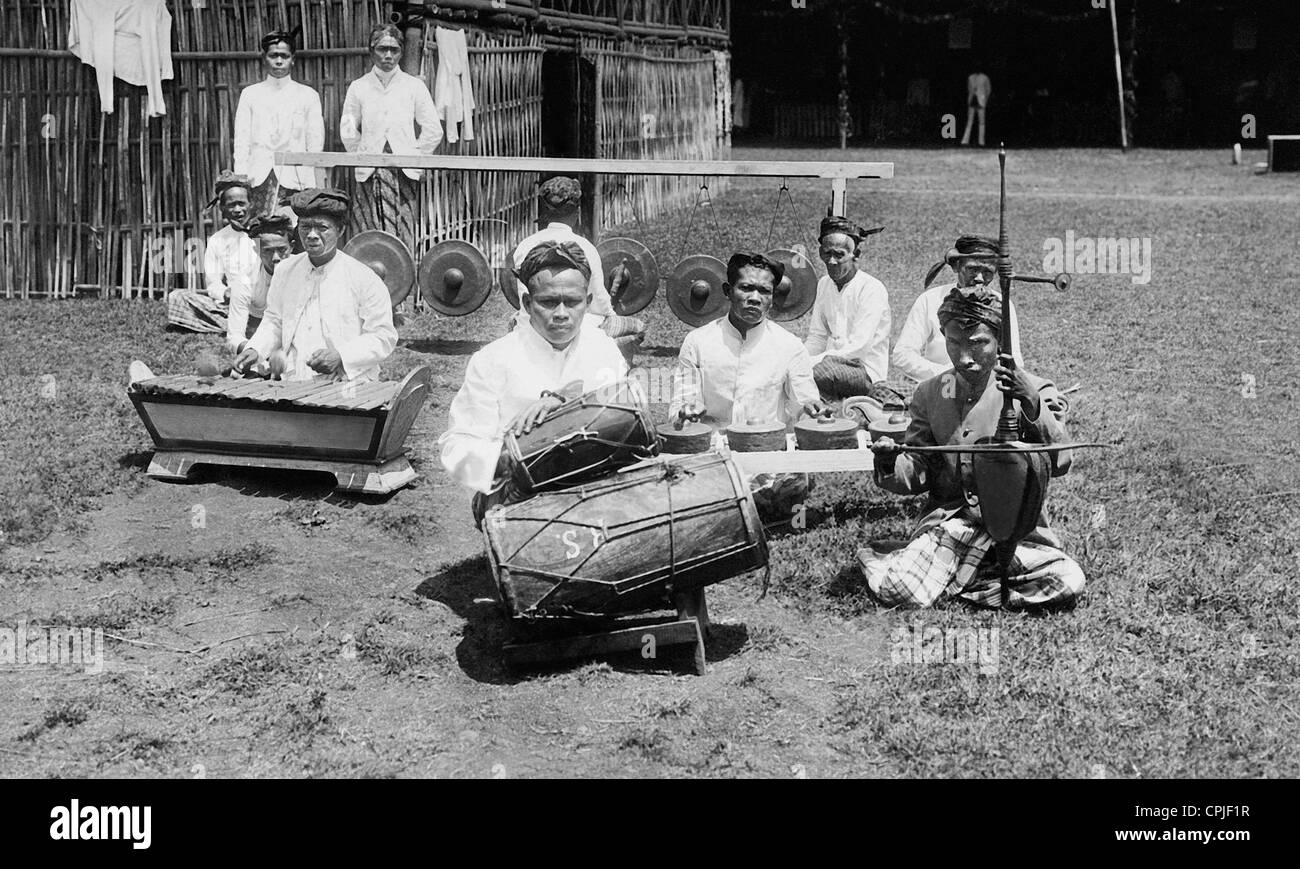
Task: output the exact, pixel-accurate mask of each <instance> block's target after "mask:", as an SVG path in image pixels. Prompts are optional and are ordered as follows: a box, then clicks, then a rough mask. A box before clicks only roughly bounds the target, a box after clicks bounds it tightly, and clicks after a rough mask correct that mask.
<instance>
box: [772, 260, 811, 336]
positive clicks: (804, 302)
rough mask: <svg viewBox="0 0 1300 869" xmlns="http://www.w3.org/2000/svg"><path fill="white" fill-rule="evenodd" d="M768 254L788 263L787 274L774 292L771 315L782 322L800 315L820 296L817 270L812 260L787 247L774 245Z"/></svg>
mask: <svg viewBox="0 0 1300 869" xmlns="http://www.w3.org/2000/svg"><path fill="white" fill-rule="evenodd" d="M766 256H767V258H768V259H771V260H776V261H777V262H779V263H781V264H782V265H784V266H785V276H784V277H782V278H781V281H780V283H778V284H777V285H776V291H775V292H773V293H772V310H771V311H770V312H768V315H767V316H768V317H769V318H771V319H773V320H776V321H778V322H787V321H789V320H797V319H799V318H800V317H802V316H803V315H804V314H806V313H808V311H809V309H811V308H812V306H813V302H814V301H816V299H817V270H816V269H814V268H813V263H812V260H810V259H808V257H806V256H804V255H803V254H801V253H799V252H798V251H795V250H790V249H789V248H784V247H778V248H773V249H772V250H769V251H768V252H767V254H766Z"/></svg>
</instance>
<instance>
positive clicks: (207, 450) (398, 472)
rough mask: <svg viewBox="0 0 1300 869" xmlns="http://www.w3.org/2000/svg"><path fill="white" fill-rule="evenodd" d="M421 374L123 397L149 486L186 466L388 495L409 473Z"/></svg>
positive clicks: (186, 378)
mask: <svg viewBox="0 0 1300 869" xmlns="http://www.w3.org/2000/svg"><path fill="white" fill-rule="evenodd" d="M429 379H430V377H429V369H428V368H427V367H425V366H420V367H419V368H417V369H415V370H414V371H412V372H411V373H410V374H408V375H406V377H405V378H403V379H402V380H401V381H370V382H365V383H351V382H344V383H320V382H316V381H308V382H292V381H269V380H257V379H250V380H242V379H231V378H204V379H201V378H199V377H198V376H196V375H192V374H175V375H169V376H163V377H154V378H150V379H145V380H137V381H134V382H132V383H131V385H130V387H129V388H128V392H127V394H128V396H129V397H130V399H131V403H132V404H134V405H135V409H136V412H137V413H139V414H140V419H141V420H142V421H143V422H144V425H145V428H146V429H148V431H149V436H150V437H152V438H153V441H154V444H155V445H156V447H157V450H156V451H155V453H154V456H153V461H152V462H151V463H150V465H149V471H148V473H149V476H151V477H154V478H156V479H166V480H184V479H187V478H188V477H189V475H190V472H191V471H192V470H193V468H194V466H196V465H202V464H215V465H238V466H244V467H259V468H290V469H297V470H310V471H324V472H327V473H331V474H334V476H335V479H336V480H337V481H338V485H337V488H338V490H339V491H344V492H354V493H367V494H386V493H388V492H392V491H395V490H396V489H400V488H401V487H403V486H405V485H407V484H408V483H410V482H411V481H412V480H414V479H415V478H416V476H417V474H416V473H415V471H414V469H412V468H411V464H410V462H409V461H408V460H407V457H406V450H405V447H404V446H403V444H404V442H405V440H406V436H407V434H408V433H409V432H410V430H411V425H412V424H413V423H414V422H415V418H416V417H417V416H418V415H419V413H420V409H421V407H423V405H424V402H425V400H426V399H427V398H428V396H429V390H430V384H429Z"/></svg>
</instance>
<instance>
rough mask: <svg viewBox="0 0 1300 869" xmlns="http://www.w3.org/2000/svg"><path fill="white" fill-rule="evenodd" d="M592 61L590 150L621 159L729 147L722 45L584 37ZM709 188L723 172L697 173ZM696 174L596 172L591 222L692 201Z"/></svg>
mask: <svg viewBox="0 0 1300 869" xmlns="http://www.w3.org/2000/svg"><path fill="white" fill-rule="evenodd" d="M583 54H584V55H590V56H593V57H594V58H595V61H596V125H597V143H598V144H597V149H598V156H600V157H602V158H609V159H625V160H635V159H642V160H714V159H726V158H727V157H729V156H730V153H731V132H730V128H731V123H730V117H731V81H730V73H729V71H728V64H727V63H726V55H725V54H724V53H722V52H712V51H701V50H698V49H691V48H679V49H675V50H674V49H657V50H656V49H650V48H641V49H639V50H638V51H637V52H635V53H633V52H629V51H625V50H619V49H617V48H615V47H613V45H612V44H610V43H608V42H603V41H600V42H597V41H592V42H590V43H588V44H586V45H584V47H583ZM704 183H707V184H708V186H709V190H710V192H711V193H721V192H723V191H725V189H726V184H727V179H726V178H717V179H705V181H704ZM700 186H701V181H700V180H699V179H696V178H684V177H678V176H668V175H658V176H646V175H628V176H622V177H608V178H606V179H604V181H603V184H602V188H601V196H600V200H599V201H600V213H599V214H598V215H597V222H598V223H599V224H601V225H602V226H610V225H614V224H620V223H625V222H627V221H629V220H634V219H645V218H647V217H651V216H654V215H656V214H659V213H661V212H663V211H665V210H668V209H672V208H680V207H682V206H685V205H690V204H692V203H694V202H695V201H696V199H697V197H699V196H700V195H701V191H700Z"/></svg>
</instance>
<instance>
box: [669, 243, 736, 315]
mask: <svg viewBox="0 0 1300 869" xmlns="http://www.w3.org/2000/svg"><path fill="white" fill-rule="evenodd" d="M726 280H727V266H726V264H724V263H723V262H722V260H720V259H718V258H717V257H713V256H708V255H707V254H696V255H695V256H688V257H686V258H685V259H683V260H682V261H681V262H679V263H678V264H677V268H675V269H673V272H672V274H670V275H669V276H668V307H669V308H671V309H672V312H673V313H674V314H675V315H676V316H677V319H679V320H681V321H682V322H683V323H685V324H686V325H688V326H703V325H704V324H705V323H707V322H709V321H710V320H716V319H718V318H719V317H721V316H722V315H723V313H724V312H725V311H726V310H727V297H726V296H725V295H723V292H722V285H723V284H724V283H725V282H726Z"/></svg>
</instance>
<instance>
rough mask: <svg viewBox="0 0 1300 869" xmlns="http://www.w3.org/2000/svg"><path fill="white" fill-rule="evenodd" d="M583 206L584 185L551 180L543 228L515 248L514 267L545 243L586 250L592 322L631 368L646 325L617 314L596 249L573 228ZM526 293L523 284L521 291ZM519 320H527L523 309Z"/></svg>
mask: <svg viewBox="0 0 1300 869" xmlns="http://www.w3.org/2000/svg"><path fill="white" fill-rule="evenodd" d="M581 204H582V185H581V184H579V183H578V182H577V181H576V180H575V179H573V178H566V177H564V176H562V175H558V176H556V177H554V178H548V179H547V180H546V181H544V182H542V184H541V186H540V187H538V188H537V222H538V223H539V224H541V225H542V228H541V229H539V230H538V231H537V232H534V233H533V234H532V235H530V236H528V237H527V238H525V239H524V240H523V241H521V242H520V243H519V245H518V246H517V247H516V248H515V253H514V267H515V268H516V269H517V268H519V265H520V263H522V262H523V260H524V256H525V255H526V254H527V253H528V252H529V251H530V250H532V249H533V248H534V247H536V246H537V245H539V244H541V243H542V242H544V241H571V242H573V243H575V244H577V245H578V246H579V247H581V248H582V253H583V255H584V256H586V258H587V264H588V265H589V266H591V280H590V282H589V286H590V288H591V305H590V306H589V307H588V309H587V317H588V319H590V320H592V321H593V322H595V323H596V324H597V325H599V326H600V328H601V329H602V330H604V332H605V334H606V335H608V336H609V337H611V338H613V339H614V341H615V343H616V344H618V348H619V350H621V351H622V352H623V358H625V359H626V360H627V364H628V365H632V364H633V358H634V356H635V354H636V349H637V348H638V347H640V346H641V342H642V341H643V340H644V339H645V331H646V324H645V321H644V320H642V319H640V318H639V317H623V316H620V315H619V314H616V313H614V303H613V300H612V299H611V298H610V296H609V290H607V289H605V270H604V267H603V264H602V263H601V261H600V252H599V251H597V250H596V246H595V245H594V244H592V243H591V242H590V241H588V240H587V239H585V238H583V237H582V236H581V235H579V234H578V233H577V232H575V231H574V229H573V227H574V225H575V224H576V223H577V222H578V209H579V206H580V205H581ZM523 290H524V288H523V286H522V284H521V285H520V287H519V291H520V292H521V293H522V292H523ZM518 319H519V320H520V321H522V320H526V319H527V314H525V313H524V312H523V310H522V309H521V310H520V311H519V315H518Z"/></svg>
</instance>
